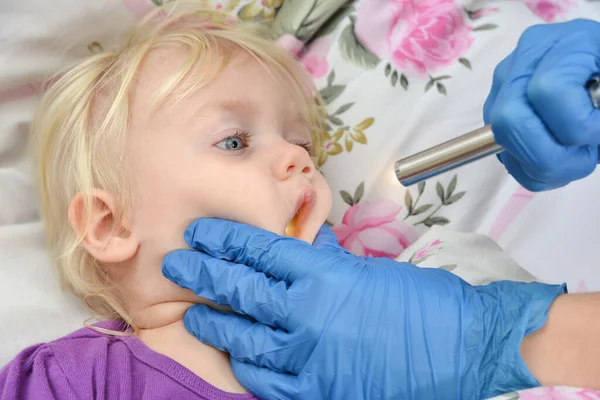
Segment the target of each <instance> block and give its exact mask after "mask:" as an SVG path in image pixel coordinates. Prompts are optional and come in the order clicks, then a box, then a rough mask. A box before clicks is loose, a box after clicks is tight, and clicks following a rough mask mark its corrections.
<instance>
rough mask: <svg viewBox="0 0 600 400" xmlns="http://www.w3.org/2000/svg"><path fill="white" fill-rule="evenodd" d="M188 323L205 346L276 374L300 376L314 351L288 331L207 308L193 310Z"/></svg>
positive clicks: (192, 308) (189, 310) (195, 307)
mask: <svg viewBox="0 0 600 400" xmlns="http://www.w3.org/2000/svg"><path fill="white" fill-rule="evenodd" d="M184 323H185V327H186V329H187V330H188V331H189V332H190V333H192V334H193V335H194V336H196V337H197V338H198V340H200V341H201V342H202V343H206V344H208V345H210V346H213V347H215V348H217V349H219V350H221V351H226V352H228V353H229V354H230V355H231V357H233V358H235V359H236V360H238V361H241V362H245V363H251V364H254V365H256V366H259V367H265V368H269V369H271V370H273V371H278V372H285V373H292V374H297V373H299V372H300V371H301V370H302V368H304V365H305V363H306V360H308V357H309V356H310V353H311V352H312V348H310V346H304V347H300V346H297V343H294V342H293V340H294V337H293V335H291V334H289V333H287V332H286V331H284V330H281V329H273V328H270V327H268V326H266V325H263V324H261V323H259V322H254V321H250V320H249V319H246V318H244V317H242V316H240V315H236V314H233V313H230V312H224V311H218V310H214V309H211V308H209V307H208V306H205V305H195V306H193V307H190V308H189V309H188V311H187V312H186V313H185V317H184Z"/></svg>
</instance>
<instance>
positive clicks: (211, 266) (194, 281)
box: [162, 250, 288, 326]
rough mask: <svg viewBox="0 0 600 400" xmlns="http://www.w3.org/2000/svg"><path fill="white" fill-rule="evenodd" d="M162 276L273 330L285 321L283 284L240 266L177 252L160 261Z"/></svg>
mask: <svg viewBox="0 0 600 400" xmlns="http://www.w3.org/2000/svg"><path fill="white" fill-rule="evenodd" d="M162 271H163V275H164V276H165V277H166V278H167V279H169V280H170V281H172V282H174V283H176V284H177V285H179V286H181V287H183V288H185V289H190V290H191V291H193V292H194V293H195V294H196V295H198V296H200V297H204V298H206V299H208V300H210V301H212V302H214V303H216V304H219V305H228V306H231V308H233V309H234V310H235V311H237V312H239V313H242V314H246V315H249V316H251V317H252V318H254V319H256V320H257V321H260V322H262V323H264V324H267V325H271V326H275V325H277V324H278V323H281V322H282V321H285V320H286V319H287V315H288V309H287V304H288V302H287V300H286V291H287V286H286V284H285V282H281V281H277V280H275V279H272V278H269V277H267V276H265V275H264V274H261V273H258V272H256V271H254V270H253V269H251V268H248V267H246V266H244V265H239V264H235V263H232V262H229V261H225V260H219V259H216V258H213V257H211V256H209V255H207V254H204V253H201V252H198V251H194V250H177V251H174V252H172V253H169V254H167V256H166V257H165V258H164V260H163V266H162Z"/></svg>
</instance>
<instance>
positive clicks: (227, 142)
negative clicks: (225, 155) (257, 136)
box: [215, 132, 250, 151]
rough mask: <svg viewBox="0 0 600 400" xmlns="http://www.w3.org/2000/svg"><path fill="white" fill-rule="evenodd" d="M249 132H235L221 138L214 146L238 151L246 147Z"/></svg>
mask: <svg viewBox="0 0 600 400" xmlns="http://www.w3.org/2000/svg"><path fill="white" fill-rule="evenodd" d="M249 140H250V134H249V133H248V132H236V133H235V135H232V136H230V137H228V138H225V139H223V140H221V141H220V142H219V143H217V144H216V145H215V146H217V147H219V148H221V149H223V150H228V151H240V150H243V149H245V148H246V147H248V142H249Z"/></svg>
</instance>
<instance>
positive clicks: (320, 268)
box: [163, 219, 563, 400]
mask: <svg viewBox="0 0 600 400" xmlns="http://www.w3.org/2000/svg"><path fill="white" fill-rule="evenodd" d="M185 238H186V241H187V242H188V244H189V245H190V247H192V248H194V249H195V250H181V251H176V252H173V253H171V254H169V255H168V256H167V257H166V258H165V260H164V263H163V273H164V274H165V276H166V277H167V278H169V279H170V280H172V281H173V282H175V283H177V284H178V285H180V286H182V287H185V288H189V289H191V290H193V291H194V292H195V293H196V294H197V295H199V296H202V297H205V298H207V299H209V300H211V301H213V302H215V303H217V304H221V305H229V306H231V307H232V308H233V309H234V310H235V311H236V312H237V313H239V314H245V315H247V316H249V317H251V318H244V317H241V316H239V315H236V314H234V313H227V312H221V311H216V310H213V309H211V308H208V307H206V306H201V305H197V306H193V307H192V308H190V309H189V310H188V312H187V313H186V316H185V324H186V327H187V328H188V330H189V331H190V332H192V333H193V334H194V335H196V336H197V337H198V338H199V339H200V340H201V341H203V342H205V343H207V344H210V345H212V346H214V347H216V348H218V349H221V350H224V351H227V352H229V353H230V354H231V365H232V368H233V371H234V373H235V374H236V376H237V378H238V380H239V381H240V383H241V384H242V385H244V386H245V387H246V388H247V389H248V390H250V391H251V392H252V393H254V394H255V395H257V396H258V397H261V398H265V399H315V400H316V399H411V398H414V399H480V398H486V397H489V396H492V395H496V394H499V393H501V392H506V391H511V390H514V389H521V388H525V387H531V386H533V385H536V384H537V381H536V380H535V379H534V378H533V377H532V376H531V375H530V374H529V372H528V371H527V368H526V367H525V365H524V363H523V361H522V359H521V356H520V354H519V344H520V342H521V340H522V338H523V337H524V335H525V334H526V333H529V332H531V331H533V330H536V329H538V328H539V327H540V326H541V325H543V323H544V322H545V319H546V311H547V309H548V307H549V304H550V303H551V302H552V301H553V299H554V298H555V297H556V296H557V295H558V294H560V293H562V291H563V289H562V288H561V287H560V286H546V285H541V284H522V283H514V282H497V283H494V284H491V285H488V286H484V287H474V286H471V285H469V284H468V283H466V282H464V281H463V280H461V279H460V278H458V277H457V276H455V275H453V274H451V273H449V272H446V271H444V270H439V269H423V268H418V267H415V266H413V265H410V264H406V263H397V262H395V261H393V260H389V259H383V258H382V259H374V258H364V257H357V256H354V255H352V254H349V253H348V252H346V251H345V250H344V249H342V248H340V247H339V246H338V245H337V242H336V240H335V236H333V233H332V232H331V231H330V230H329V229H328V228H327V227H324V228H323V229H322V230H321V232H320V233H319V235H318V236H317V239H316V240H315V244H314V246H311V245H309V244H308V243H305V242H301V241H299V240H296V239H293V238H287V237H280V236H277V235H275V234H273V233H270V232H266V231H263V230H261V229H258V228H254V227H251V226H247V225H242V224H237V223H233V222H229V221H222V220H212V219H201V220H198V221H196V222H195V223H193V224H192V225H191V226H190V227H189V228H188V230H187V231H186V234H185ZM196 250H198V251H196Z"/></svg>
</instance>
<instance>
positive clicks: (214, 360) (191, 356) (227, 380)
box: [137, 302, 246, 393]
mask: <svg viewBox="0 0 600 400" xmlns="http://www.w3.org/2000/svg"><path fill="white" fill-rule="evenodd" d="M192 305H193V303H187V302H168V303H160V304H156V305H153V306H150V307H148V309H147V310H145V311H147V312H148V314H149V315H152V316H153V318H152V319H153V320H154V321H157V322H158V321H161V324H160V325H155V326H150V327H149V329H140V330H139V331H138V333H137V336H138V337H139V338H140V340H141V341H142V342H144V344H146V346H148V347H149V348H151V349H152V350H154V351H156V352H157V353H160V354H163V355H165V356H167V357H169V358H171V359H173V360H175V361H176V362H178V363H179V364H181V365H183V366H184V367H186V368H187V369H189V370H190V371H192V372H193V373H195V374H196V375H198V376H199V377H200V378H202V379H204V380H205V381H207V382H208V383H210V384H211V385H213V386H215V387H217V388H219V389H221V390H223V391H226V392H232V393H246V390H245V389H244V388H243V387H242V385H240V383H239V382H238V381H237V379H236V378H235V375H234V374H233V372H232V371H231V365H230V363H229V354H227V353H224V352H222V351H219V350H217V349H215V348H213V347H210V346H208V345H206V344H204V343H202V342H200V341H199V340H198V339H196V337H194V336H193V335H191V334H190V333H189V332H188V331H187V330H186V328H185V325H184V323H183V315H184V314H185V311H186V310H187V309H188V308H189V307H190V306H192Z"/></svg>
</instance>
